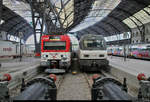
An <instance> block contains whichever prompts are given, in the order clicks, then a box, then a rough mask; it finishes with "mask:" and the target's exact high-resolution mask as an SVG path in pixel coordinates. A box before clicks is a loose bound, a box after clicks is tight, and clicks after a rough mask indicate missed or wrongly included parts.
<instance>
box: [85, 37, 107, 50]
mask: <svg viewBox="0 0 150 102" xmlns="http://www.w3.org/2000/svg"><path fill="white" fill-rule="evenodd" d="M83 43H84V49H85V50H106V44H105V41H104V40H103V39H86V40H84V42H83Z"/></svg>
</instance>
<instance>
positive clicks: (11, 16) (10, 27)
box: [1, 5, 33, 40]
mask: <svg viewBox="0 0 150 102" xmlns="http://www.w3.org/2000/svg"><path fill="white" fill-rule="evenodd" d="M2 12H3V13H2V20H3V21H4V23H2V24H1V29H2V30H3V31H6V32H7V33H8V34H9V35H14V36H19V35H18V34H19V32H22V33H23V35H24V40H26V39H27V38H28V37H29V36H30V35H31V34H33V28H32V27H31V25H30V24H29V23H28V22H27V21H26V20H25V19H24V18H23V17H21V16H20V15H18V14H17V13H15V12H13V11H12V10H11V9H9V8H8V7H6V6H4V5H3V8H2Z"/></svg>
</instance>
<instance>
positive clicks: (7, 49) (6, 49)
mask: <svg viewBox="0 0 150 102" xmlns="http://www.w3.org/2000/svg"><path fill="white" fill-rule="evenodd" d="M3 51H12V48H11V47H9V48H3Z"/></svg>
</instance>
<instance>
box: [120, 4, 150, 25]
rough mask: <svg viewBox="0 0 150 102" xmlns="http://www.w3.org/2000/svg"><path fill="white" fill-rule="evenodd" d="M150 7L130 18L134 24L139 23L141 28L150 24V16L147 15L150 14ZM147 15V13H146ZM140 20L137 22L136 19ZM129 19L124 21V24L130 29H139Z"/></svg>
mask: <svg viewBox="0 0 150 102" xmlns="http://www.w3.org/2000/svg"><path fill="white" fill-rule="evenodd" d="M149 7H150V5H149ZM149 7H146V8H144V9H142V10H140V11H139V12H137V13H135V14H134V15H133V16H134V17H133V16H130V17H129V18H131V19H132V20H134V22H136V23H137V25H138V26H141V25H142V24H146V23H149V22H150V16H149V15H148V14H147V13H150V8H149ZM145 11H146V12H147V13H146V12H145ZM135 17H136V18H137V19H138V20H139V21H138V20H137V19H136V18H135ZM129 18H127V19H125V20H123V22H124V23H125V24H127V25H128V26H129V27H130V28H135V27H137V26H136V25H135V24H134V23H133V21H132V20H129Z"/></svg>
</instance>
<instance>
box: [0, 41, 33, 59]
mask: <svg viewBox="0 0 150 102" xmlns="http://www.w3.org/2000/svg"><path fill="white" fill-rule="evenodd" d="M34 49H35V48H34V47H33V45H21V56H34ZM19 56H20V46H19V43H17V42H13V41H5V40H0V59H5V58H17V57H19Z"/></svg>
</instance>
